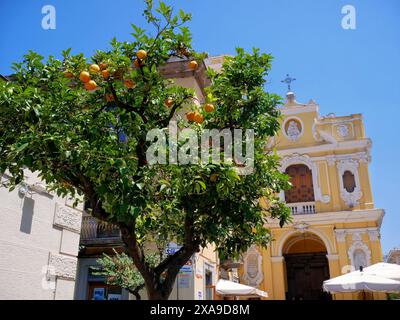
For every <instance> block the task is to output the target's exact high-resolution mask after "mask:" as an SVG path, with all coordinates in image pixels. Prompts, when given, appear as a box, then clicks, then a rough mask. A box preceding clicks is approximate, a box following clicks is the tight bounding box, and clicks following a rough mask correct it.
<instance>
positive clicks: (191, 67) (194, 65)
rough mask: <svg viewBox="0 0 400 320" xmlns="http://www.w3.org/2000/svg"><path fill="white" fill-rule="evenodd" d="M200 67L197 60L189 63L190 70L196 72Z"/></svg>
mask: <svg viewBox="0 0 400 320" xmlns="http://www.w3.org/2000/svg"><path fill="white" fill-rule="evenodd" d="M198 66H199V65H198V64H197V61H196V60H192V61H190V62H189V69H190V70H196V69H197V67H198Z"/></svg>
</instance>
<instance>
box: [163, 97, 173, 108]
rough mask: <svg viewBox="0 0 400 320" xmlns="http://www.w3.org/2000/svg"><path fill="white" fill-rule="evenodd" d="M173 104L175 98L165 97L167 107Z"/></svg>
mask: <svg viewBox="0 0 400 320" xmlns="http://www.w3.org/2000/svg"><path fill="white" fill-rule="evenodd" d="M173 104H174V100H173V99H172V98H168V99H165V101H164V105H165V106H166V107H167V108H171V107H172V105H173Z"/></svg>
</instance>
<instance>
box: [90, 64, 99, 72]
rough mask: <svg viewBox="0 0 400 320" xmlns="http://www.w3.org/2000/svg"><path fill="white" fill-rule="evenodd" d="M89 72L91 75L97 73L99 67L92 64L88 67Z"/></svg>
mask: <svg viewBox="0 0 400 320" xmlns="http://www.w3.org/2000/svg"><path fill="white" fill-rule="evenodd" d="M89 71H90V73H93V74H95V73H98V72H99V71H100V67H99V66H98V65H97V64H95V63H94V64H92V65H90V67H89Z"/></svg>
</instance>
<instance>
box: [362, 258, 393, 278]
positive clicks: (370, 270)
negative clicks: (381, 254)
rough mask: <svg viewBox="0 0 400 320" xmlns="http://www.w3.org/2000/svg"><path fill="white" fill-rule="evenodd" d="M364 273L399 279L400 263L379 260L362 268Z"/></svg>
mask: <svg viewBox="0 0 400 320" xmlns="http://www.w3.org/2000/svg"><path fill="white" fill-rule="evenodd" d="M363 271H364V273H367V274H372V275H375V276H378V277H383V278H387V279H392V280H397V281H400V265H398V264H394V263H385V262H379V263H376V264H373V265H372V266H369V267H366V268H364V269H363Z"/></svg>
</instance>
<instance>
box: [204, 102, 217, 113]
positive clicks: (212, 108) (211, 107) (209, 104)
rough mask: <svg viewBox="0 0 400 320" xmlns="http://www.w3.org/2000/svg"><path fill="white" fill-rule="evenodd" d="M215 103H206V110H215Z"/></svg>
mask: <svg viewBox="0 0 400 320" xmlns="http://www.w3.org/2000/svg"><path fill="white" fill-rule="evenodd" d="M214 109H215V108H214V105H213V104H212V103H206V104H205V106H204V110H205V111H206V112H213V111H214Z"/></svg>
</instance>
